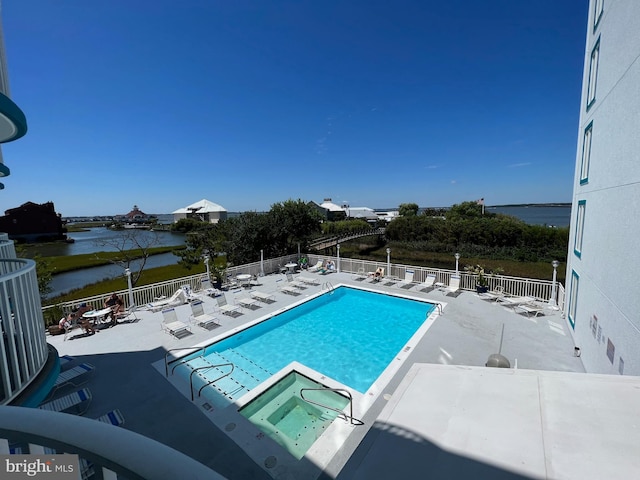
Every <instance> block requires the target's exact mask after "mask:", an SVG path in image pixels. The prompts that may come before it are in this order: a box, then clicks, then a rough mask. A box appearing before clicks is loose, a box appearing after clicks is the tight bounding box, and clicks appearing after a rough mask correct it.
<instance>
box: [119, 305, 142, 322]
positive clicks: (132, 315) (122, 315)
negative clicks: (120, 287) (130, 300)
mask: <svg viewBox="0 0 640 480" xmlns="http://www.w3.org/2000/svg"><path fill="white" fill-rule="evenodd" d="M115 315H116V318H115V320H116V323H118V322H120V323H134V322H137V321H138V320H139V318H138V316H137V315H136V306H135V305H133V306H131V307H128V308H127V309H126V310H125V311H124V312H118V313H116V314H115Z"/></svg>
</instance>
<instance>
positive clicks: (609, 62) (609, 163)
mask: <svg viewBox="0 0 640 480" xmlns="http://www.w3.org/2000/svg"><path fill="white" fill-rule="evenodd" d="M639 32H640V1H638V0H616V1H606V2H605V1H604V0H591V2H590V8H589V21H588V26H587V41H586V51H585V62H584V76H583V86H582V101H581V104H580V128H579V136H578V148H577V161H576V171H575V180H574V187H573V207H572V219H571V234H570V240H569V242H570V244H569V252H568V262H567V282H566V283H567V294H568V295H567V297H568V303H567V306H566V318H567V320H568V322H569V325H570V326H571V328H572V332H573V336H574V341H575V345H576V346H577V347H579V348H580V350H581V355H582V360H583V362H584V366H585V368H586V370H587V371H588V372H594V373H611V374H625V375H640V348H638V347H639V346H640V295H638V290H639V289H640V287H639V283H638V271H637V269H638V266H639V265H640V254H639V252H640V250H638V249H637V248H635V243H636V242H637V241H638V238H640V222H638V220H637V218H636V212H637V211H638V209H639V208H640V153H638V152H640V61H639V60H638V59H639V58H640V34H639Z"/></svg>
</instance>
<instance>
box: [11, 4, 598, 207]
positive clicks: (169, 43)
mask: <svg viewBox="0 0 640 480" xmlns="http://www.w3.org/2000/svg"><path fill="white" fill-rule="evenodd" d="M587 4H588V2H586V1H573V0H537V1H525V0H486V1H482V2H479V1H477V0H448V1H446V2H443V1H440V0H439V1H434V0H417V1H408V0H407V1H405V0H397V1H393V2H391V1H385V2H381V1H376V0H366V1H349V0H341V1H332V0H328V1H319V0H318V1H278V0H273V1H272V0H270V1H262V0H260V1H258V0H256V1H242V0H234V1H222V0H220V1H216V0H181V1H180V2H176V1H175V0H171V1H169V0H92V1H87V0H4V1H3V4H2V17H3V26H4V34H5V48H6V53H7V62H8V69H9V80H10V85H11V97H12V99H13V100H14V101H15V102H16V103H17V104H18V105H19V106H20V108H21V109H22V110H23V111H24V113H25V115H26V116H27V122H28V126H29V131H28V132H27V135H26V136H25V137H23V138H22V139H20V140H18V141H15V142H13V143H11V144H6V145H4V146H3V153H4V161H5V164H6V165H7V166H8V167H9V168H10V169H11V175H10V176H9V177H7V178H5V179H4V184H5V189H4V190H3V191H2V192H0V210H2V211H4V210H6V209H8V208H13V207H16V206H18V205H20V204H22V203H24V202H26V201H33V202H37V203H42V202H46V201H53V202H54V203H55V206H56V210H57V211H58V212H60V213H61V214H62V215H63V216H74V215H113V214H121V213H126V212H128V211H129V210H130V209H131V207H132V206H133V205H134V204H136V205H138V206H139V207H140V208H141V209H142V210H143V211H145V212H147V213H170V212H172V211H173V210H176V209H178V208H181V207H184V206H186V205H188V204H191V203H193V202H196V201H198V200H200V199H202V198H206V199H208V200H211V201H213V202H216V203H219V204H221V205H222V206H224V207H225V208H226V209H227V210H229V211H246V210H257V211H262V210H268V209H269V208H270V206H271V205H272V204H273V203H276V202H281V201H284V200H287V199H289V198H292V199H298V198H300V199H303V200H305V201H306V200H315V201H317V202H321V201H322V200H323V198H325V197H330V198H332V199H333V200H334V202H336V203H341V202H345V203H348V204H350V205H351V206H352V207H358V206H368V207H372V208H388V207H395V206H397V205H399V204H400V203H405V202H415V203H417V204H419V205H420V206H425V207H426V206H450V205H452V204H454V203H460V202H463V201H466V200H475V199H478V198H481V197H484V198H485V201H486V203H487V204H488V205H496V204H505V203H539V202H569V201H571V192H572V188H573V172H574V165H575V157H576V143H577V137H578V118H579V103H580V93H581V83H582V68H583V62H584V41H585V35H586V18H587Z"/></svg>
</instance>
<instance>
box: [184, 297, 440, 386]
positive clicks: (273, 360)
mask: <svg viewBox="0 0 640 480" xmlns="http://www.w3.org/2000/svg"><path fill="white" fill-rule="evenodd" d="M433 308H434V305H433V304H431V303H425V302H420V301H415V300H408V299H404V298H399V297H393V296H389V295H384V294H379V293H373V292H366V291H362V290H358V289H353V288H348V287H339V288H337V289H336V290H334V291H333V292H332V293H331V294H324V295H321V296H319V297H317V298H315V299H313V300H311V301H309V302H306V303H304V304H302V305H300V306H298V307H295V308H293V309H291V310H288V311H286V312H284V313H281V314H279V315H277V316H274V317H272V318H271V319H269V320H267V321H264V322H261V323H259V324H257V325H254V326H253V327H250V328H248V329H246V330H243V331H242V332H239V333H237V334H235V335H233V336H231V337H228V338H226V339H224V340H221V341H220V342H217V343H214V344H212V345H210V346H209V347H207V348H206V349H205V355H204V358H202V357H199V358H195V359H193V360H192V361H191V362H190V366H191V368H197V367H199V366H203V365H204V366H206V365H207V364H209V365H219V364H221V363H226V362H230V363H233V364H234V365H235V370H234V372H233V374H232V375H231V377H233V378H225V379H224V380H221V381H220V382H217V384H216V385H218V384H219V385H218V387H219V390H220V391H221V392H223V393H225V394H228V393H230V394H228V395H227V396H228V397H229V398H234V397H235V398H237V397H239V396H240V395H241V394H243V393H246V391H249V390H251V389H252V388H253V387H255V386H256V385H257V384H259V383H260V382H262V381H263V380H265V379H267V378H269V377H270V376H271V375H273V374H274V373H276V372H277V371H279V370H280V369H282V368H284V367H285V366H287V365H288V364H289V363H291V362H293V361H297V362H299V363H302V364H304V365H306V366H308V367H310V368H312V369H314V370H316V371H318V372H321V373H322V374H324V375H326V376H329V377H331V378H334V379H335V380H337V381H339V382H341V383H343V384H345V385H348V386H349V387H351V388H353V389H355V390H357V391H359V392H361V393H364V392H366V391H367V390H368V389H369V387H371V385H372V384H373V382H374V381H375V380H376V379H377V378H378V376H380V374H381V373H382V372H383V371H384V369H385V368H386V367H387V366H388V365H389V363H391V361H392V360H393V359H394V357H395V356H396V355H397V354H398V352H399V351H400V350H401V349H402V348H403V346H404V345H405V344H406V343H407V341H408V340H409V339H410V338H411V336H413V334H414V333H415V332H416V330H417V329H418V328H419V327H420V326H421V325H422V324H423V322H424V321H425V319H426V318H427V317H428V315H429V314H430V313H431V311H432V310H433ZM216 370H218V371H219V372H218V373H223V372H225V371H228V368H227V369H226V370H225V368H224V367H220V368H219V369H216ZM217 375H218V374H217V373H216V372H215V371H214V372H211V373H205V372H204V369H203V374H202V375H199V376H200V377H201V378H202V379H203V380H202V381H201V382H200V385H202V384H203V383H204V381H205V380H206V379H207V378H209V379H212V378H216V376H217ZM218 376H219V375H218ZM225 382H226V383H225ZM236 384H237V385H236Z"/></svg>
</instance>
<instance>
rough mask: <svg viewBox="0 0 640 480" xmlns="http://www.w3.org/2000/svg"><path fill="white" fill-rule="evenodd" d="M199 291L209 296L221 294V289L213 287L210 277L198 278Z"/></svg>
mask: <svg viewBox="0 0 640 480" xmlns="http://www.w3.org/2000/svg"><path fill="white" fill-rule="evenodd" d="M200 291H201V292H202V293H204V294H205V295H208V296H210V297H217V296H219V295H222V291H220V290H218V289H217V288H215V287H214V286H213V284H212V283H211V279H210V278H206V277H205V278H202V279H201V280H200Z"/></svg>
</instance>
